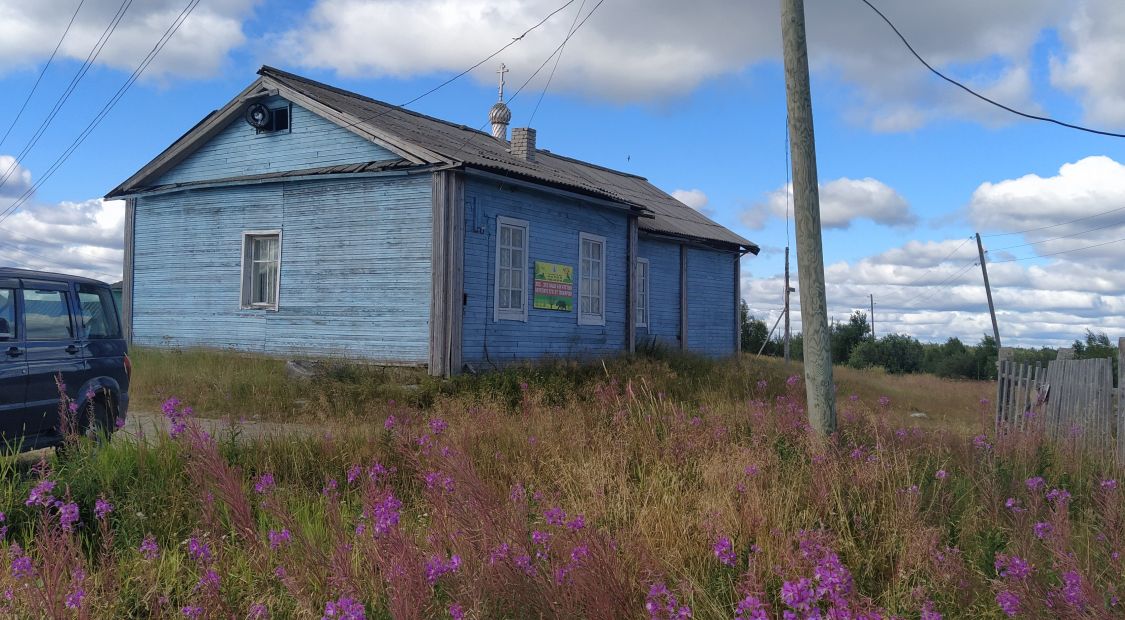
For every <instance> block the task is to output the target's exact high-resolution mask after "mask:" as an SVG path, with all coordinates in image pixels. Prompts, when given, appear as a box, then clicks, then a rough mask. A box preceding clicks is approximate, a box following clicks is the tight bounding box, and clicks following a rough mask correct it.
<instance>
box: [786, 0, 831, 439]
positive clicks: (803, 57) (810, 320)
mask: <svg viewBox="0 0 1125 620" xmlns="http://www.w3.org/2000/svg"><path fill="white" fill-rule="evenodd" d="M781 40H782V48H783V49H784V52H785V94H786V109H787V110H788V111H789V145H790V147H789V148H790V151H791V152H792V160H793V215H794V219H795V221H796V224H797V268H798V271H799V273H798V274H797V275H798V280H799V281H800V283H801V332H802V334H803V335H804V358H805V394H806V396H807V398H808V410H809V424H810V425H811V426H812V427H813V429H815V430H816V431H817V432H819V433H822V434H829V433H833V432H835V431H836V394H835V389H833V386H832V348H831V345H830V343H829V341H828V333H829V332H828V300H827V297H826V295H825V292H824V248H823V247H822V245H821V238H820V195H819V190H818V188H817V179H816V146H815V143H816V142H815V138H814V136H813V115H812V95H811V94H810V92H809V54H808V50H807V49H806V46H805V3H804V0H781Z"/></svg>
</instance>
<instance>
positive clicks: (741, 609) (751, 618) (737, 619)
mask: <svg viewBox="0 0 1125 620" xmlns="http://www.w3.org/2000/svg"><path fill="white" fill-rule="evenodd" d="M734 620H769V614H768V613H767V612H766V604H765V602H763V601H762V600H760V599H759V598H758V597H756V596H754V595H752V594H747V595H746V598H744V599H742V600H741V601H738V605H737V606H736V607H735V608H734Z"/></svg>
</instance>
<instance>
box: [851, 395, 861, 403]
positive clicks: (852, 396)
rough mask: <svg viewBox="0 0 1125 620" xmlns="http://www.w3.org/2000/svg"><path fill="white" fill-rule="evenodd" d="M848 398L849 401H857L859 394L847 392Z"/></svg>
mask: <svg viewBox="0 0 1125 620" xmlns="http://www.w3.org/2000/svg"><path fill="white" fill-rule="evenodd" d="M848 400H849V401H850V402H853V403H854V402H856V401H858V400H859V394H848Z"/></svg>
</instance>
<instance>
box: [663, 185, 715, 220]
mask: <svg viewBox="0 0 1125 620" xmlns="http://www.w3.org/2000/svg"><path fill="white" fill-rule="evenodd" d="M672 197H673V198H675V199H676V200H679V201H680V202H682V203H684V204H685V205H687V206H689V207H691V208H692V209H695V210H696V211H699V212H700V213H702V214H704V215H706V216H708V217H710V216H711V214H712V213H714V210H713V209H709V208H707V203H709V202H710V201H711V200H710V198H708V197H707V194H706V192H704V191H703V190H701V189H677V190H673V191H672Z"/></svg>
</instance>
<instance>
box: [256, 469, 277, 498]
mask: <svg viewBox="0 0 1125 620" xmlns="http://www.w3.org/2000/svg"><path fill="white" fill-rule="evenodd" d="M274 486H275V483H274V480H273V474H271V473H269V472H266V473H264V474H262V475H260V476H258V481H257V482H255V483H254V492H255V493H258V494H259V495H264V494H266V493H269V492H270V491H272V490H273V487H274Z"/></svg>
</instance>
